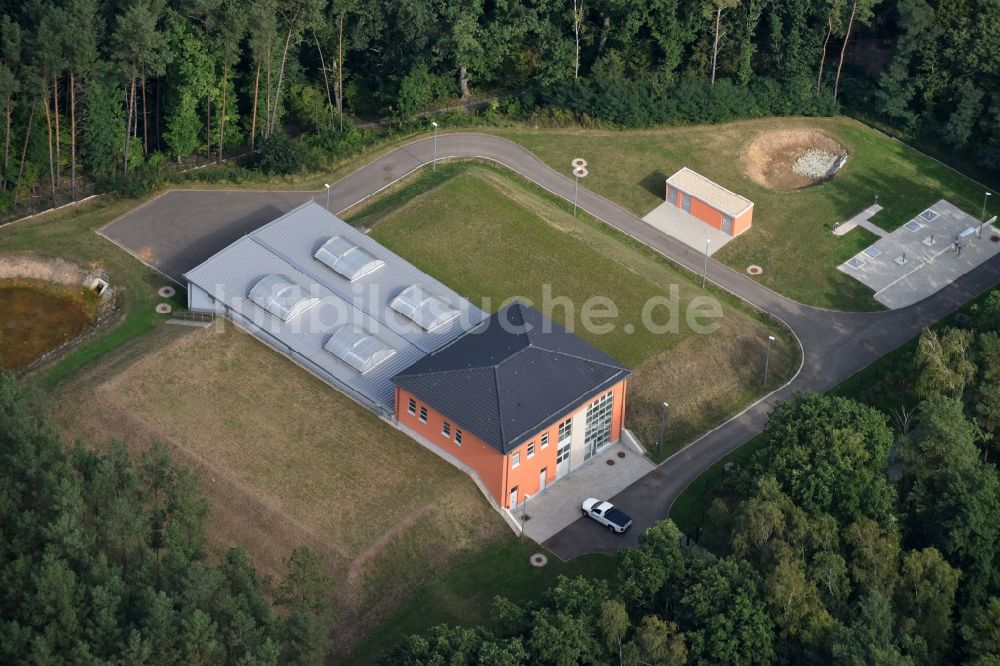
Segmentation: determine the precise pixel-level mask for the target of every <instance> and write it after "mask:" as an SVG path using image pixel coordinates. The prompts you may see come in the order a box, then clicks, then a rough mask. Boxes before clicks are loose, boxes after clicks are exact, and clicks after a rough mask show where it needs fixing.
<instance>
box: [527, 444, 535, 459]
mask: <svg viewBox="0 0 1000 666" xmlns="http://www.w3.org/2000/svg"><path fill="white" fill-rule="evenodd" d="M528 457H529V458H534V457H535V443H534V442H532V443H531V444H528Z"/></svg>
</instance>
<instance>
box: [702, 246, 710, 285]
mask: <svg viewBox="0 0 1000 666" xmlns="http://www.w3.org/2000/svg"><path fill="white" fill-rule="evenodd" d="M711 242H712V239H711V238H706V239H705V270H703V271H702V272H701V288H702V289H704V288H705V282H706V281H707V280H708V244H709V243H711Z"/></svg>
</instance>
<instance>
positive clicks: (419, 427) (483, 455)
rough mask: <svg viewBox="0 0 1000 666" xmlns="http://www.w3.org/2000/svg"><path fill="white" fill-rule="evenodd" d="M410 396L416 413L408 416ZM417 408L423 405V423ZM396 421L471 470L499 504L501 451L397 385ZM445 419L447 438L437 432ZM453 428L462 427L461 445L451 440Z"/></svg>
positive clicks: (500, 500)
mask: <svg viewBox="0 0 1000 666" xmlns="http://www.w3.org/2000/svg"><path fill="white" fill-rule="evenodd" d="M410 398H413V399H414V400H416V401H417V410H416V414H412V415H411V414H410V413H409V412H408V411H407V406H408V405H409V401H410ZM421 407H426V408H427V423H422V422H421V421H420V408H421ZM396 420H397V421H399V422H400V423H402V424H403V425H405V426H406V427H408V428H412V429H413V430H415V431H417V432H418V433H420V434H421V435H423V436H424V437H425V438H426V439H427V440H428V441H430V442H431V443H432V444H435V445H436V446H437V447H438V448H440V449H441V450H442V451H444V452H445V453H447V454H448V455H451V456H454V457H455V458H458V459H459V460H461V461H462V462H463V463H465V464H466V465H468V466H469V467H471V468H472V469H473V470H475V472H476V474H478V475H479V478H480V479H481V480H482V482H483V484H485V486H486V488H487V490H489V491H490V493H491V494H492V495H493V497H495V498H496V501H497V502H498V503H502V498H503V496H504V472H505V469H506V465H505V458H504V455H503V454H502V453H500V452H499V451H497V450H496V449H494V448H493V447H492V446H490V445H489V444H487V443H486V442H484V441H482V440H481V439H479V438H478V437H476V436H475V435H474V434H472V433H471V432H467V431H466V430H465V428H463V427H462V426H461V425H460V424H457V423H455V422H454V421H452V420H450V419H448V418H447V417H445V416H443V415H442V414H440V413H438V412H437V411H436V410H434V409H433V408H431V406H430V405H428V404H427V403H425V402H423V401H421V400H420V398H418V397H417V396H415V395H413V394H411V393H410V392H408V391H404V390H403V389H401V388H399V387H398V386H397V387H396ZM445 421H448V422H449V423H450V424H451V436H450V437H448V438H445V437H444V435H442V434H441V426H442V424H443V423H444V422H445ZM456 428H459V429H461V430H462V445H461V446H459V445H458V444H456V443H455V429H456Z"/></svg>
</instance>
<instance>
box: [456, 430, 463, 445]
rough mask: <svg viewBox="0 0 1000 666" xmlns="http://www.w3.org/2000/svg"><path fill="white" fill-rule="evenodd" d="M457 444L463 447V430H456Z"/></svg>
mask: <svg viewBox="0 0 1000 666" xmlns="http://www.w3.org/2000/svg"><path fill="white" fill-rule="evenodd" d="M455 443H456V444H458V445H459V446H462V429H461V428H455Z"/></svg>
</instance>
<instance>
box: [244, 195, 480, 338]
mask: <svg viewBox="0 0 1000 666" xmlns="http://www.w3.org/2000/svg"><path fill="white" fill-rule="evenodd" d="M331 236H340V237H342V238H344V239H345V240H347V241H349V242H350V243H352V244H354V245H356V246H357V247H359V248H361V249H363V250H365V251H366V252H368V253H369V254H370V255H372V256H373V257H375V258H376V259H379V260H381V261H384V262H385V265H384V266H383V267H381V268H379V269H378V270H376V271H374V272H371V273H368V274H367V275H364V276H361V277H359V278H358V279H356V280H354V281H353V282H351V281H349V280H347V279H346V278H344V277H343V276H341V275H338V274H337V273H335V272H334V271H333V270H331V269H330V268H328V267H327V266H326V265H324V264H323V263H322V262H320V261H318V260H317V259H316V258H315V257H314V256H313V254H314V253H315V252H316V250H318V249H319V247H320V246H321V245H322V244H323V243H325V242H326V241H327V239H329V238H330V237H331ZM250 237H251V238H253V239H254V240H255V241H256V242H258V243H260V244H261V245H263V246H264V247H266V248H268V249H269V250H271V251H272V252H274V254H276V255H278V256H279V257H282V258H284V259H285V260H286V261H287V262H288V263H290V264H292V265H294V266H296V267H298V268H299V269H300V270H301V271H302V272H303V273H305V274H306V275H308V276H309V277H310V278H312V280H311V281H312V282H316V283H318V284H321V285H323V286H324V287H326V288H327V289H330V290H331V291H333V292H334V293H336V294H338V295H339V296H340V297H341V298H343V299H344V300H345V301H347V302H348V303H353V304H355V305H356V306H357V307H359V308H360V309H362V310H364V311H365V312H366V313H368V314H369V315H371V316H372V317H374V318H375V319H377V320H378V321H379V323H381V324H382V325H383V326H386V327H388V328H390V329H391V330H393V331H395V332H396V333H398V334H399V335H401V336H403V337H404V338H406V339H407V340H409V341H410V342H411V343H412V344H415V345H416V346H417V347H420V348H421V349H423V350H424V351H426V352H431V351H434V350H436V349H440V348H441V346H442V345H445V344H447V343H449V342H451V341H452V340H454V339H455V338H456V337H458V336H459V335H461V334H462V333H464V332H465V331H466V330H468V329H470V328H472V327H473V326H475V325H476V324H478V323H479V322H481V321H483V319H485V318H486V313H484V312H483V311H482V310H480V309H479V308H477V307H474V306H473V305H472V304H471V303H469V302H468V301H467V300H465V299H464V298H462V297H461V296H459V295H458V294H457V293H455V292H454V291H453V290H451V289H449V288H448V287H447V286H445V285H444V284H442V283H441V282H439V281H437V280H435V279H434V278H433V277H431V276H430V275H427V274H426V273H424V272H422V271H421V270H420V269H418V268H417V267H416V266H414V265H413V264H411V263H410V262H408V261H406V260H405V259H403V258H402V257H400V256H399V255H396V254H394V253H393V252H390V251H389V250H388V249H387V248H385V247H383V246H382V245H380V244H379V243H378V242H376V241H375V239H373V238H370V237H369V236H367V235H365V234H363V233H361V232H360V231H358V230H357V229H355V228H354V227H352V226H351V225H349V224H347V223H346V222H344V221H343V220H341V219H340V218H338V217H337V216H336V215H333V214H331V213H329V212H327V210H326V209H325V208H323V207H322V206H320V205H319V204H317V203H314V202H312V201H309V202H306V203H305V204H303V205H301V206H299V207H298V208H296V209H295V210H293V211H291V212H289V213H287V214H285V215H282V216H281V217H279V218H278V219H277V220H275V221H274V222H271V223H269V224H267V225H265V226H263V227H261V228H260V229H258V230H257V231H255V232H253V233H252V234H250ZM415 284H419V285H421V286H422V287H423V288H424V289H425V290H427V291H428V292H429V293H431V294H433V295H434V296H435V297H437V298H439V299H440V300H441V301H442V302H443V303H445V304H446V305H448V306H449V307H452V308H454V309H456V310H458V312H459V316H458V317H456V318H454V319H453V320H451V321H449V322H448V323H446V324H445V325H443V326H440V327H438V328H435V329H434V330H432V331H425V330H424V329H423V328H421V327H420V326H418V325H416V324H415V323H414V322H413V321H411V320H410V319H408V318H406V317H404V316H403V315H401V314H399V313H397V312H394V311H393V310H392V309H391V308H389V307H388V304H389V302H390V301H392V299H394V298H395V297H396V296H398V295H399V294H400V293H402V292H403V291H404V290H405V289H407V288H408V287H411V286H412V285H415Z"/></svg>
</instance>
